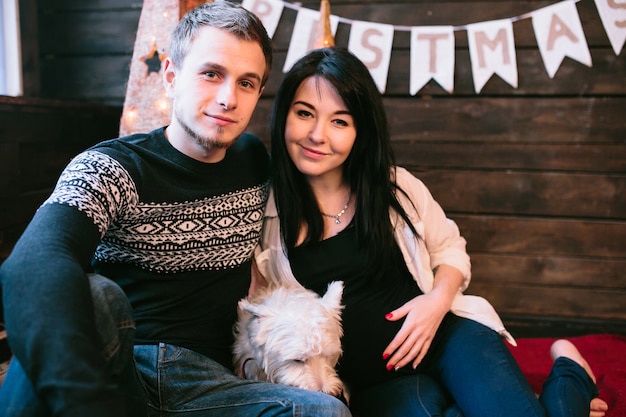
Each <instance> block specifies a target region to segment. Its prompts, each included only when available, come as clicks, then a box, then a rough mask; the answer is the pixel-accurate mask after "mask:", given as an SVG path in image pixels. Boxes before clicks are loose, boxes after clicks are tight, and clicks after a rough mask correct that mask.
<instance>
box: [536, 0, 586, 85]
mask: <svg viewBox="0 0 626 417" xmlns="http://www.w3.org/2000/svg"><path fill="white" fill-rule="evenodd" d="M532 20H533V29H534V30H535V37H536V38H537V44H538V45H539V51H540V52H541V57H542V58H543V64H544V65H545V67H546V71H547V72H548V75H549V76H550V78H553V77H554V74H556V71H557V70H558V69H559V66H560V65H561V62H563V59H564V58H565V57H566V56H568V57H570V58H572V59H575V60H576V61H579V62H581V63H583V64H585V65H587V66H588V67H591V54H590V53H589V47H588V46H587V40H586V39H585V33H584V32H583V26H582V24H581V23H580V17H579V16H578V10H577V9H576V4H575V3H574V2H573V1H563V2H561V3H557V4H554V5H552V6H548V7H544V8H543V9H540V10H538V11H536V12H534V13H533V17H532Z"/></svg>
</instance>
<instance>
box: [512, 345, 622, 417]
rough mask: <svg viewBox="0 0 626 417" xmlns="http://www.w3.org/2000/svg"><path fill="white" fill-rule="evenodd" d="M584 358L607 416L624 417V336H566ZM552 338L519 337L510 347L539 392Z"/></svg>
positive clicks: (546, 373)
mask: <svg viewBox="0 0 626 417" xmlns="http://www.w3.org/2000/svg"><path fill="white" fill-rule="evenodd" d="M567 339H568V340H570V341H571V342H572V343H574V345H576V347H577V348H578V350H580V353H582V355H583V356H584V357H585V359H587V362H589V365H590V366H591V369H592V370H593V373H594V374H595V376H596V379H597V384H598V389H599V390H600V398H602V399H603V400H604V401H606V402H607V403H608V404H609V411H608V412H607V414H606V416H607V417H626V356H625V354H626V337H624V336H617V335H608V334H598V335H588V336H579V337H569V338H567ZM555 340H556V339H553V338H521V339H517V343H518V346H517V347H512V346H511V347H510V348H511V352H512V353H513V356H515V358H516V359H517V361H518V363H519V364H520V367H521V368H522V371H523V372H524V375H526V377H527V378H528V381H529V382H530V384H531V385H532V387H533V388H534V390H535V392H537V393H539V392H541V389H542V388H541V387H542V384H543V381H544V380H545V379H546V378H547V376H548V373H549V372H550V367H551V366H552V359H550V354H549V350H550V345H552V343H553V342H554V341H555Z"/></svg>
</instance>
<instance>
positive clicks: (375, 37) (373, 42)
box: [348, 22, 394, 93]
mask: <svg viewBox="0 0 626 417" xmlns="http://www.w3.org/2000/svg"><path fill="white" fill-rule="evenodd" d="M393 33H394V28H393V26H392V25H385V24H382V23H371V22H353V23H352V28H351V29H350V39H349V40H348V49H349V50H350V52H352V53H353V54H354V55H356V56H357V57H358V58H359V59H360V60H361V61H363V63H364V64H365V65H366V66H367V68H368V69H369V71H370V74H372V78H374V81H375V82H376V85H377V86H378V89H379V90H380V92H381V93H384V92H385V88H386V87H387V74H388V73H389V61H390V60H391V47H392V44H393Z"/></svg>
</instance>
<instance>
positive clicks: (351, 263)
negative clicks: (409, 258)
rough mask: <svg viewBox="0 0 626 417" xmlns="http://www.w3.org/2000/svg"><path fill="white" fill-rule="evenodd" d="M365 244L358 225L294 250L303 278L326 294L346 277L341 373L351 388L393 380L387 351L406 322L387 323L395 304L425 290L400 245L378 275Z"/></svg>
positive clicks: (296, 268) (294, 264)
mask: <svg viewBox="0 0 626 417" xmlns="http://www.w3.org/2000/svg"><path fill="white" fill-rule="evenodd" d="M365 253H366V252H365V250H363V248H359V247H358V244H357V240H356V231H355V229H354V227H352V226H348V227H347V228H346V229H344V230H343V231H342V232H341V233H339V234H338V235H336V236H334V237H331V238H329V239H326V240H323V241H321V242H314V243H310V244H307V245H305V246H300V247H297V248H295V249H292V250H291V251H289V261H290V263H291V269H292V271H293V273H294V275H295V277H296V278H297V280H298V281H299V282H300V283H301V284H302V285H304V286H305V287H306V288H309V289H311V290H313V291H315V292H317V293H318V294H320V295H323V294H324V293H325V292H326V287H327V285H328V283H330V282H331V281H343V282H344V292H343V299H342V302H343V305H344V306H345V308H344V310H343V314H342V322H343V329H344V336H343V338H342V347H343V356H342V358H341V359H340V361H339V366H338V371H339V376H340V377H341V379H342V380H343V381H344V382H345V383H346V384H347V385H348V386H349V388H350V389H352V390H354V389H358V388H362V387H365V386H368V385H371V384H375V383H378V382H382V381H385V380H387V379H390V378H391V377H392V376H393V375H392V373H390V372H388V371H387V369H386V361H384V360H383V359H382V354H383V350H384V349H385V348H386V347H387V345H388V344H389V343H390V342H391V340H392V339H393V337H394V336H395V335H396V333H397V332H398V331H399V330H400V327H401V325H402V323H403V320H399V321H396V322H391V321H387V320H386V319H385V315H386V314H387V313H389V312H390V311H392V310H390V308H389V306H395V307H394V309H395V308H398V307H400V306H401V305H403V304H404V303H406V302H407V301H409V300H411V299H412V298H414V297H416V296H417V295H419V294H421V291H420V289H419V287H418V286H417V284H416V282H415V280H414V279H413V277H412V276H411V274H410V273H409V271H408V269H407V267H406V264H405V262H404V260H403V257H402V253H401V252H400V249H399V248H398V247H397V245H396V246H395V250H394V253H393V256H392V257H391V258H390V259H388V260H387V262H386V265H385V266H384V267H383V268H381V269H380V272H379V273H378V274H372V273H370V271H368V270H367V269H366V265H367V262H366V254H365Z"/></svg>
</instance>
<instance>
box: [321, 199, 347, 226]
mask: <svg viewBox="0 0 626 417" xmlns="http://www.w3.org/2000/svg"><path fill="white" fill-rule="evenodd" d="M350 199H351V197H348V202H347V203H346V205H345V206H343V209H342V210H341V211H340V212H339V213H337V214H326V213H324V212H320V213H321V214H322V216H326V217H329V218H331V219H335V224H340V223H341V216H343V214H344V213H345V212H346V210H347V209H348V206H349V205H350Z"/></svg>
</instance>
